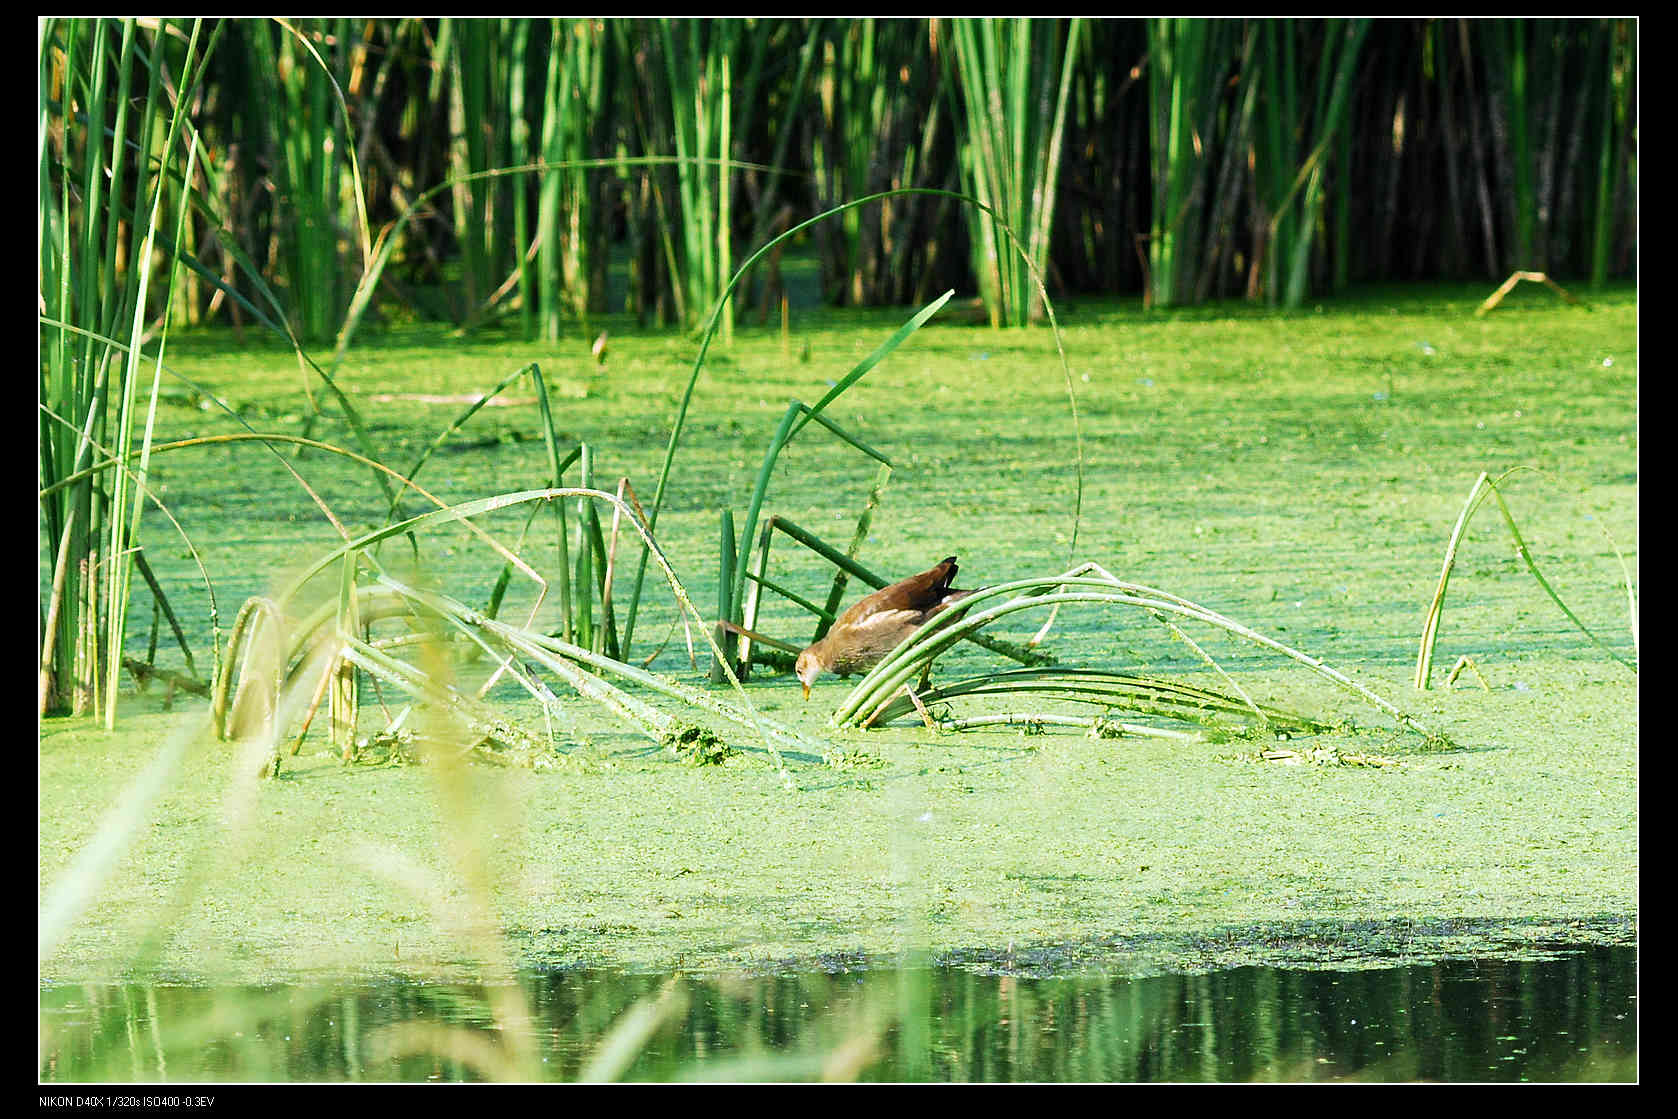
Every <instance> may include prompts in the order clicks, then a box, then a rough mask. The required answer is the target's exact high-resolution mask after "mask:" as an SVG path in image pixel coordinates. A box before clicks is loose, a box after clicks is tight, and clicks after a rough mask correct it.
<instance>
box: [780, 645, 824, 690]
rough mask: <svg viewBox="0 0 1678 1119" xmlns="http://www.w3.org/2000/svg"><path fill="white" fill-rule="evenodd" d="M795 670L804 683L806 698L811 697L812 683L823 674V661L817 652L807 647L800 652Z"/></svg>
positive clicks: (800, 681) (800, 680)
mask: <svg viewBox="0 0 1678 1119" xmlns="http://www.w3.org/2000/svg"><path fill="white" fill-rule="evenodd" d="M783 663H785V662H783ZM793 671H794V672H796V673H798V682H799V683H800V684H803V685H804V698H805V699H809V698H810V685H811V684H814V683H815V682H816V677H818V676H820V675H821V674H822V662H821V661H819V660H817V659H816V654H814V653H812V652H811V651H810V650H808V649H806V650H804V651H803V652H802V653H800V654H798V663H797V664H796V665H794V666H793Z"/></svg>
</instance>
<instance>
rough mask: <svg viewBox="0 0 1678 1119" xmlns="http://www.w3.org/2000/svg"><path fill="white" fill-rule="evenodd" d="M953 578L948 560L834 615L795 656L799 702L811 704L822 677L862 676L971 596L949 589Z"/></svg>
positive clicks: (953, 569) (953, 568)
mask: <svg viewBox="0 0 1678 1119" xmlns="http://www.w3.org/2000/svg"><path fill="white" fill-rule="evenodd" d="M955 577H956V558H955V557H954V556H950V557H948V558H947V559H945V560H944V562H943V563H940V564H939V565H938V566H937V567H934V568H933V569H932V570H930V571H923V572H921V573H920V574H919V575H911V576H909V578H907V579H905V580H903V581H902V582H901V583H893V584H892V585H891V586H889V587H882V588H881V589H880V590H877V591H875V592H874V593H873V594H871V595H869V596H868V597H867V598H864V599H863V600H862V601H861V602H858V603H857V604H856V605H855V606H852V607H851V608H850V609H849V610H847V611H845V612H844V613H843V614H841V615H839V620H838V621H836V622H834V623H833V628H831V629H829V630H828V631H827V636H825V637H823V638H822V639H821V640H820V641H818V642H816V643H815V644H814V645H811V646H810V647H809V648H808V649H805V650H804V651H803V652H802V653H800V654H798V663H797V665H796V666H794V670H795V671H796V672H797V673H798V679H799V682H800V683H802V684H803V685H804V698H805V699H809V698H810V685H811V684H813V683H814V682H815V679H816V677H818V676H820V675H821V674H822V673H823V672H832V673H834V674H836V675H839V676H849V675H850V674H851V673H853V672H867V671H868V670H869V669H871V668H873V667H874V666H875V665H877V664H879V663H880V661H881V660H882V659H883V658H884V657H885V655H886V654H887V653H889V652H891V651H892V650H893V649H895V648H897V646H898V644H899V643H900V642H901V641H902V640H903V639H904V638H905V637H908V636H909V634H911V633H913V632H914V631H915V630H917V629H919V628H921V626H923V625H925V624H926V623H927V621H928V620H930V619H931V618H933V617H935V616H937V615H938V613H939V612H941V611H942V610H944V609H945V608H946V607H948V606H950V605H951V604H953V603H956V602H960V601H961V600H962V599H964V598H966V597H967V596H968V595H970V594H974V593H976V592H975V591H971V590H969V591H958V590H956V589H955V588H953V587H951V586H950V583H951V581H952V580H954V579H955Z"/></svg>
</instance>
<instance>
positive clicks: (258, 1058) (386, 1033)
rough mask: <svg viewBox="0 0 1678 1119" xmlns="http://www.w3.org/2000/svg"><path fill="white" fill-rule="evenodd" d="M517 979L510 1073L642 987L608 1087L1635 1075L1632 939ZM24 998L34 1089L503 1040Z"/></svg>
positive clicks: (445, 1016) (420, 994) (469, 1048)
mask: <svg viewBox="0 0 1678 1119" xmlns="http://www.w3.org/2000/svg"><path fill="white" fill-rule="evenodd" d="M519 986H520V990H521V991H522V994H523V997H524V999H525V1000H526V1002H527V1005H528V1007H529V1009H530V1014H531V1018H532V1025H531V1026H529V1027H528V1028H527V1029H525V1030H523V1031H521V1032H520V1034H519V1037H520V1039H521V1040H522V1041H523V1042H525V1043H527V1044H528V1047H529V1051H530V1052H531V1053H532V1054H533V1056H532V1058H531V1062H530V1063H529V1064H528V1065H525V1066H523V1067H524V1068H525V1069H528V1070H533V1074H519V1077H520V1078H522V1079H542V1080H571V1079H575V1078H577V1077H578V1076H579V1075H580V1074H581V1073H582V1072H583V1071H584V1070H585V1069H586V1068H587V1067H588V1064H589V1061H590V1058H591V1056H593V1055H595V1054H597V1053H598V1052H599V1051H600V1049H601V1047H602V1039H603V1038H605V1037H606V1036H607V1035H608V1034H609V1033H610V1032H611V1031H612V1029H613V1027H614V1026H615V1025H619V1024H621V1023H624V1022H625V1021H627V1019H626V1017H625V1016H626V1013H627V1012H630V1011H631V1010H632V1008H634V1007H635V1006H636V1005H637V1004H638V1003H640V1004H641V1006H642V1007H643V1008H644V1009H647V1008H651V1007H652V1006H653V1005H654V1004H655V1003H656V1002H657V998H658V996H659V994H660V993H661V992H666V991H667V992H668V997H667V998H666V999H665V1001H664V1003H663V1004H662V1009H661V1010H660V1012H659V1014H658V1015H657V1022H658V1024H657V1025H656V1028H654V1029H653V1030H652V1031H651V1033H650V1034H649V1035H647V1036H646V1037H645V1038H644V1039H642V1040H641V1041H640V1042H639V1044H638V1045H635V1046H632V1047H630V1050H629V1051H630V1052H632V1053H634V1056H633V1059H632V1060H630V1062H629V1063H628V1064H627V1066H626V1067H625V1068H624V1070H623V1073H622V1076H621V1078H622V1079H627V1080H682V1079H699V1080H761V1079H792V1080H803V1079H819V1078H821V1077H822V1076H824V1075H825V1076H830V1077H840V1078H851V1079H860V1080H888V1081H896V1080H911V1081H928V1080H930V1081H1103V1082H1109V1081H1126V1082H1129V1081H1247V1080H1271V1081H1299V1080H1336V1079H1349V1080H1383V1081H1412V1080H1444V1081H1521V1080H1530V1081H1557V1080H1560V1081H1576V1080H1633V1079H1636V1077H1637V958H1636V950H1635V949H1632V948H1603V947H1587V948H1580V949H1576V950H1568V951H1565V953H1564V954H1562V955H1561V957H1560V958H1557V959H1551V960H1542V961H1506V960H1455V961H1446V962H1441V963H1437V964H1427V965H1420V966H1412V967H1401V968H1390V969H1379V970H1362V971H1316V970H1287V969H1277V968H1264V967H1249V968H1237V969H1233V970H1229V971H1222V972H1214V973H1211V974H1205V975H1166V976H1156V977H1150V978H1143V979H1119V978H1111V977H1105V976H1097V975H1082V976H1074V977H1067V978H1052V979H1045V978H1026V977H1022V976H1018V975H986V974H979V973H977V972H974V971H971V970H961V969H955V968H940V967H928V968H907V969H891V968H869V969H867V970H857V971H837V970H836V971H814V972H800V973H796V974H781V975H768V976H744V977H735V978H721V979H719V978H692V977H679V978H677V979H675V980H674V981H672V980H670V979H669V977H666V976H653V975H625V974H621V973H606V972H593V971H568V972H556V973H550V974H544V975H531V976H527V977H526V978H524V979H523V980H522V981H521V983H520V985H519ZM40 1007H41V1030H42V1038H41V1050H40V1066H39V1069H40V1078H41V1079H42V1080H43V1081H47V1082H62V1083H72V1082H78V1081H83V1082H85V1081H120V1082H130V1081H161V1082H165V1083H186V1082H193V1081H219V1082H235V1081H346V1080H347V1081H390V1080H399V1081H424V1080H479V1079H486V1078H488V1076H487V1073H486V1069H485V1068H484V1066H483V1064H482V1061H481V1060H480V1059H479V1058H477V1057H475V1056H474V1054H477V1053H484V1052H487V1053H490V1054H492V1055H493V1054H501V1053H504V1052H505V1048H506V1045H507V1036H506V1033H505V1032H504V1031H502V1030H500V1029H498V1028H496V1027H495V1025H494V1020H493V1017H492V1015H491V1013H490V1010H489V1007H488V1003H487V1000H486V992H485V991H484V990H482V989H480V988H465V987H452V986H442V985H427V984H419V983H413V982H403V981H392V982H388V983H381V984H376V985H368V986H358V987H338V988H331V989H328V988H307V987H276V988H260V987H255V988H214V987H189V986H166V985H128V986H110V987H102V986H88V987H77V986H55V987H47V988H44V989H42V990H41V992H40ZM403 1023H407V1024H409V1025H406V1026H404V1025H402V1024H403ZM413 1023H421V1024H423V1026H424V1029H430V1030H431V1032H430V1033H424V1032H423V1031H422V1032H416V1030H415V1028H414V1026H413V1025H412V1024H413ZM436 1027H446V1028H447V1029H445V1030H444V1031H442V1032H438V1031H437V1030H436V1029H435V1028H436ZM450 1039H452V1040H450ZM462 1039H464V1041H465V1044H456V1043H457V1042H461V1041H462ZM451 1046H453V1047H454V1048H453V1055H449V1052H448V1051H449V1050H450V1048H451Z"/></svg>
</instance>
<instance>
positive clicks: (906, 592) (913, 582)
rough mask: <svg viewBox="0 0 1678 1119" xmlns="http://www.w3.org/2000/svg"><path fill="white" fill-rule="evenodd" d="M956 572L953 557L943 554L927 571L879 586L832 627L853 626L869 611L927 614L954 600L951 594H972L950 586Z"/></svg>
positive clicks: (872, 612) (930, 614)
mask: <svg viewBox="0 0 1678 1119" xmlns="http://www.w3.org/2000/svg"><path fill="white" fill-rule="evenodd" d="M956 571H957V567H956V558H955V557H954V556H947V557H945V559H944V561H943V562H942V563H940V564H938V566H936V567H934V568H932V569H931V570H929V571H923V572H921V573H920V574H919V575H911V576H909V577H908V578H907V579H904V580H902V581H901V582H897V583H893V584H892V585H891V586H889V587H882V588H880V589H879V590H877V591H875V592H874V593H873V594H871V595H869V596H867V597H866V598H864V599H862V600H860V601H859V602H857V603H856V605H854V606H852V607H851V608H850V609H849V610H847V611H845V612H844V613H843V614H841V615H839V620H838V621H836V622H834V623H833V628H834V629H841V628H844V627H848V626H854V625H856V624H857V623H858V622H860V621H862V620H863V619H864V618H866V617H868V616H869V615H870V614H877V613H880V612H881V611H885V610H912V611H917V612H919V613H921V614H924V615H926V616H927V617H931V616H932V614H934V613H936V612H937V611H938V610H939V609H941V608H942V607H943V606H945V605H948V603H949V602H951V601H954V598H952V595H953V596H955V597H963V596H965V595H968V594H971V593H972V592H971V591H952V590H951V589H950V584H951V583H952V582H954V581H955V577H956Z"/></svg>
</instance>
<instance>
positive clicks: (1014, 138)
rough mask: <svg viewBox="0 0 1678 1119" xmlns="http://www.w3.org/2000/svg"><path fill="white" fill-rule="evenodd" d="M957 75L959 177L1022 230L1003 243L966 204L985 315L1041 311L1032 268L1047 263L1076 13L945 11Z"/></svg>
mask: <svg viewBox="0 0 1678 1119" xmlns="http://www.w3.org/2000/svg"><path fill="white" fill-rule="evenodd" d="M950 27H951V38H952V40H953V41H954V43H955V55H956V60H957V62H958V64H959V65H958V67H957V71H956V72H957V74H958V75H959V77H960V85H961V93H962V98H961V100H962V105H963V107H964V110H965V113H964V116H963V117H962V121H963V123H964V125H965V127H964V128H963V129H962V137H963V143H962V160H961V166H962V170H963V173H964V174H963V177H964V179H965V181H966V184H967V192H968V193H969V194H971V195H973V197H975V198H977V199H978V200H979V201H981V202H983V203H985V204H986V205H988V206H990V207H992V208H993V209H994V210H995V211H996V212H997V213H998V214H1000V215H1001V217H1002V220H1004V221H1005V222H1006V223H1007V224H1008V225H1010V226H1012V227H1013V229H1014V230H1015V231H1016V233H1017V234H1018V235H1019V236H1020V237H1021V238H1022V239H1023V240H1024V243H1025V251H1024V254H1023V256H1021V255H1016V254H1014V253H1012V252H1009V251H1008V250H1007V246H1006V245H1005V244H1004V243H1003V237H1002V235H1001V234H1000V233H999V232H998V230H997V227H996V224H995V220H996V219H994V218H990V217H988V216H981V215H980V214H979V213H976V212H975V211H973V210H967V211H965V213H966V214H967V215H968V217H969V219H970V222H969V227H970V229H971V230H972V234H973V235H972V242H973V260H974V270H975V272H977V273H978V276H979V290H980V292H981V293H982V294H983V296H984V300H985V304H986V307H987V308H988V309H989V312H990V318H991V323H992V325H1002V324H1004V323H1006V324H1008V325H1010V326H1025V325H1027V324H1028V323H1030V322H1031V321H1032V320H1033V319H1035V318H1039V317H1041V316H1042V313H1043V307H1042V304H1041V301H1040V300H1039V298H1038V293H1037V290H1036V288H1035V287H1034V286H1033V284H1032V272H1033V271H1035V272H1036V273H1037V274H1039V275H1041V274H1043V273H1044V272H1045V271H1046V269H1047V267H1048V257H1049V229H1050V226H1051V224H1052V222H1053V220H1054V213H1055V203H1056V200H1057V198H1058V190H1057V184H1058V181H1059V176H1060V163H1061V139H1062V137H1063V136H1064V134H1065V126H1066V102H1067V96H1068V94H1069V93H1070V91H1071V87H1072V68H1073V65H1074V63H1075V61H1076V60H1077V58H1078V40H1079V35H1080V33H1081V32H1082V29H1083V21H1082V20H1079V19H1073V20H1069V21H1066V23H1065V24H1064V27H1063V26H1062V24H1061V23H1060V22H1059V21H1046V20H1036V19H989V18H987V19H957V20H952V21H951V25H950Z"/></svg>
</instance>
